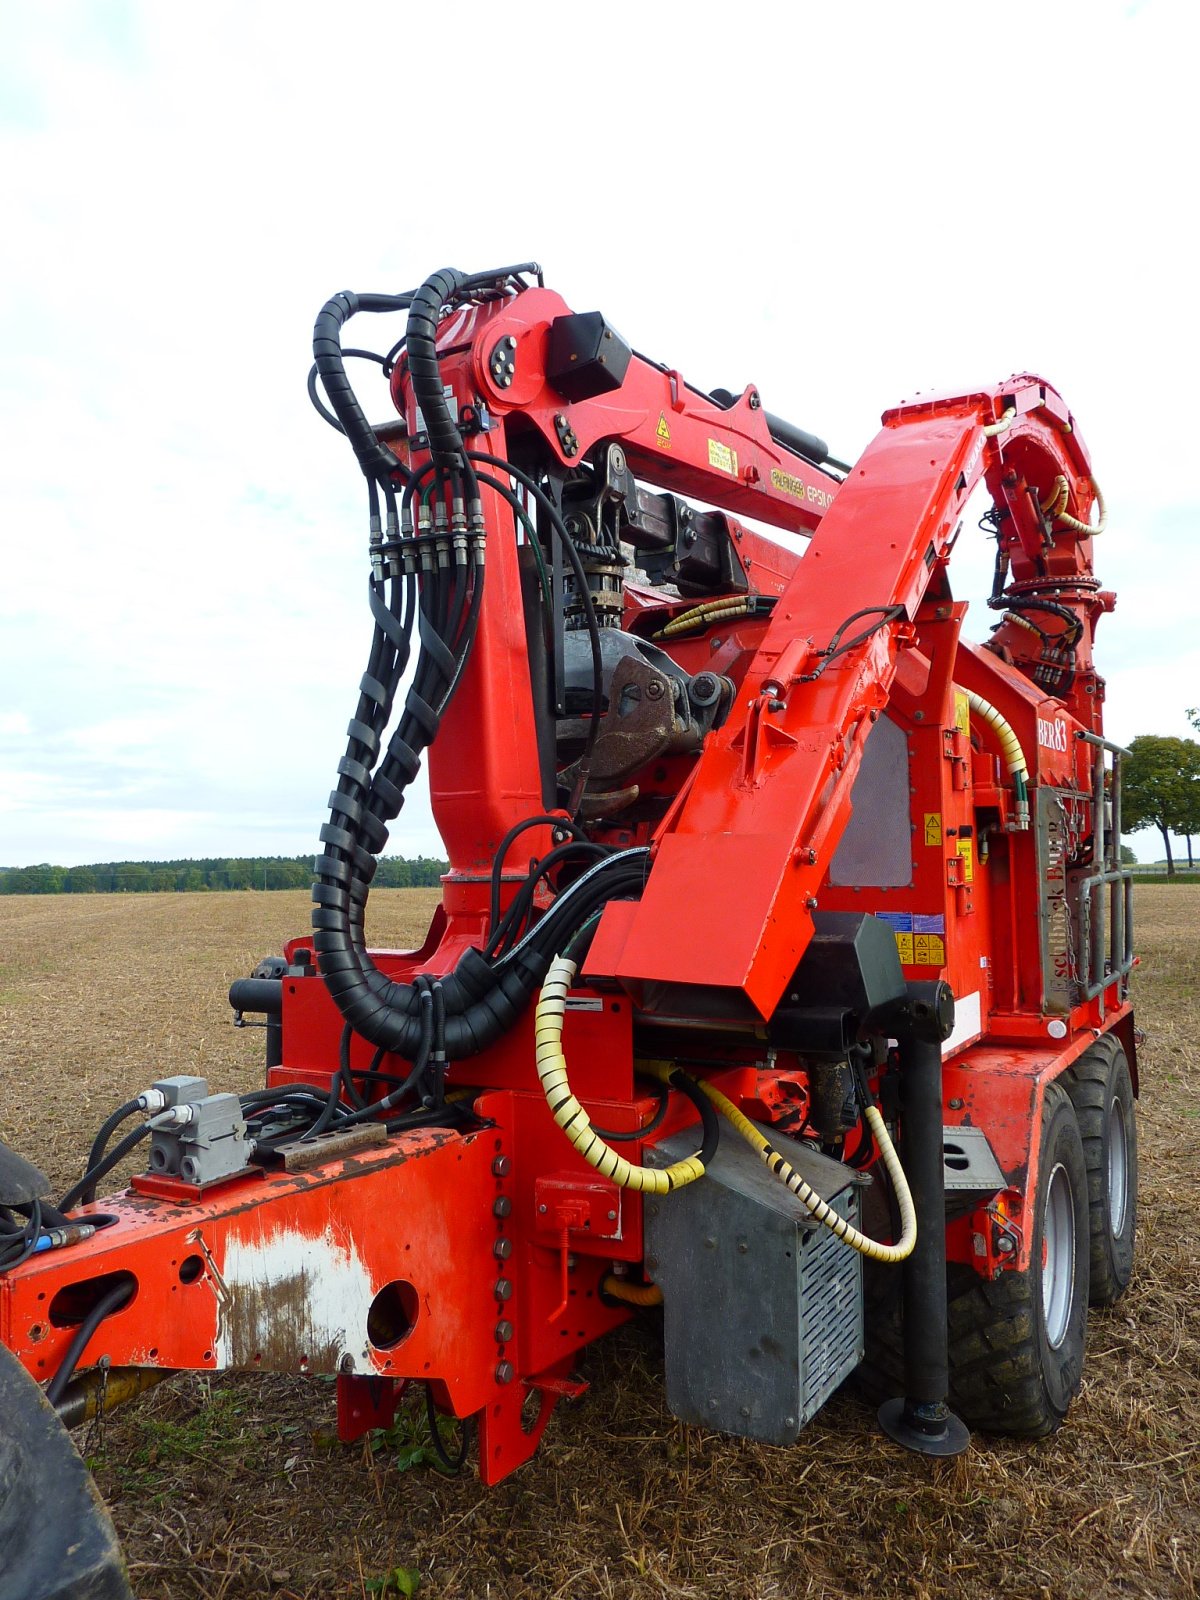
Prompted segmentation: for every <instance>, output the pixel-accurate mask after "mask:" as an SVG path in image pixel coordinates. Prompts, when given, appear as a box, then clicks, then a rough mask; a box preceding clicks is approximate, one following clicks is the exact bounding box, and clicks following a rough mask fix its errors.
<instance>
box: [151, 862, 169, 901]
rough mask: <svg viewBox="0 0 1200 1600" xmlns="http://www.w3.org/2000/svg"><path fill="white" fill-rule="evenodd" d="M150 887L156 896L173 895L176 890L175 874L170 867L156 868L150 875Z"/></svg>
mask: <svg viewBox="0 0 1200 1600" xmlns="http://www.w3.org/2000/svg"><path fill="white" fill-rule="evenodd" d="M150 887H151V888H152V889H153V890H154V892H155V894H172V893H174V890H175V874H174V873H173V872H172V871H171V869H170V867H155V868H153V869H152V871H151V873H150Z"/></svg>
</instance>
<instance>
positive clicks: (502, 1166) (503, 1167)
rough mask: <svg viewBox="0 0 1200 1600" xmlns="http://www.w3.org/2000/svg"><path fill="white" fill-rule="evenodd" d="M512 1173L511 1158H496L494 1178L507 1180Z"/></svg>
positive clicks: (493, 1164)
mask: <svg viewBox="0 0 1200 1600" xmlns="http://www.w3.org/2000/svg"><path fill="white" fill-rule="evenodd" d="M511 1171H512V1157H511V1156H496V1158H495V1159H494V1160H493V1162H492V1177H493V1178H507V1177H508V1175H509V1173H510V1172H511Z"/></svg>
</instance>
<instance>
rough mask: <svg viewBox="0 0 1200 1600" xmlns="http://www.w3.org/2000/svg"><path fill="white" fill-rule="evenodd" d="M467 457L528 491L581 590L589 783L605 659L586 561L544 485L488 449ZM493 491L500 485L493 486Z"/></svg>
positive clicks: (583, 764)
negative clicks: (588, 660)
mask: <svg viewBox="0 0 1200 1600" xmlns="http://www.w3.org/2000/svg"><path fill="white" fill-rule="evenodd" d="M467 458H468V460H471V461H478V462H481V463H482V464H484V465H485V466H492V467H499V468H500V469H501V471H503V472H506V473H507V474H508V476H509V477H510V478H515V479H516V480H517V482H518V483H519V484H521V485H522V486H523V487H524V488H526V489H528V491H529V493H530V494H531V495H532V496H533V497H534V499H535V500H536V501H537V503H538V504H539V505H540V506H541V507H542V509H543V510H544V511H545V513H546V515H547V517H548V519H549V521H550V526H551V527H552V528H553V529H554V533H555V535H556V537H557V539H558V542H559V544H560V545H561V547H562V551H563V554H564V555H565V556H566V558H567V560H568V562H569V563H570V566H571V571H572V573H573V574H574V577H575V583H576V587H577V588H578V591H579V599H580V603H581V604H582V606H583V615H584V620H585V622H586V624H587V632H588V642H589V644H590V645H591V651H592V718H591V722H590V723H589V725H588V731H587V739H586V742H585V744H584V747H583V754H582V756H581V757H580V758H579V765H580V771H581V772H582V773H583V776H584V783H585V785H586V781H587V770H588V767H589V765H590V763H591V756H592V749H593V747H594V745H595V743H596V738H597V736H598V735H599V732H600V719H601V716H602V715H603V710H604V660H603V656H602V653H601V645H600V622H599V619H598V618H597V616H596V608H595V606H594V605H593V603H592V591H591V589H590V588H589V586H588V581H587V573H586V572H585V571H584V569H583V560H582V557H581V556H580V554H579V551H578V550H577V549H576V548H575V541H574V540H573V539H572V538H571V535H570V534H569V533H568V532H567V528H566V524H565V523H564V522H563V519H562V517H561V516H560V514H559V510H558V507H557V506H556V505H555V504H554V502H553V500H551V498H550V496H549V495H548V494H547V493H546V491H545V490H544V489H543V488H542V486H541V485H540V484H539V483H538V482H536V480H535V479H533V478H531V477H530V476H529V474H528V473H527V472H522V471H521V469H520V468H519V467H515V466H513V464H512V462H511V461H505V460H504V459H503V457H502V456H493V455H489V454H488V453H487V452H486V451H484V450H468V451H467ZM492 487H493V488H498V485H495V484H493V485H492Z"/></svg>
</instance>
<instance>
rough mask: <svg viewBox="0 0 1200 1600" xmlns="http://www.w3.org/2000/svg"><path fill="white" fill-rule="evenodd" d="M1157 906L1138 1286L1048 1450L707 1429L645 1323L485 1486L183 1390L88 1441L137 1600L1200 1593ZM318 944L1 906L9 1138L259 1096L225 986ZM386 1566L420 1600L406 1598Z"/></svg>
mask: <svg viewBox="0 0 1200 1600" xmlns="http://www.w3.org/2000/svg"><path fill="white" fill-rule="evenodd" d="M433 898H434V896H433V894H432V893H431V892H429V891H383V892H380V893H378V894H377V895H376V896H374V897H373V898H372V913H373V916H372V927H371V934H372V940H373V942H375V943H377V944H382V945H387V944H392V945H396V944H407V943H409V942H412V941H413V940H414V938H415V937H416V936H418V935H419V934H420V933H421V932H423V929H424V925H425V922H426V920H427V918H428V915H429V912H430V908H431V905H432V902H433ZM1137 912H1138V916H1139V941H1138V942H1139V947H1140V949H1141V952H1142V959H1143V965H1142V967H1141V969H1140V971H1139V972H1138V973H1137V976H1136V998H1137V1000H1138V1002H1139V1006H1140V1012H1139V1022H1140V1025H1141V1027H1142V1028H1143V1029H1144V1030H1145V1032H1146V1035H1147V1037H1146V1042H1145V1045H1144V1048H1143V1050H1142V1053H1141V1090H1142V1099H1141V1107H1140V1129H1141V1155H1142V1207H1141V1232H1140V1240H1139V1254H1138V1265H1137V1275H1136V1279H1135V1282H1134V1284H1133V1286H1132V1288H1131V1289H1130V1291H1129V1293H1128V1294H1127V1296H1126V1297H1125V1299H1124V1300H1123V1301H1122V1302H1121V1303H1120V1304H1119V1305H1118V1306H1117V1307H1116V1308H1115V1309H1114V1310H1112V1311H1108V1312H1100V1313H1095V1312H1094V1313H1093V1314H1092V1318H1091V1323H1090V1327H1089V1333H1088V1364H1087V1369H1086V1377H1085V1383H1084V1390H1083V1394H1082V1396H1081V1397H1080V1399H1079V1400H1078V1402H1077V1403H1076V1405H1075V1407H1074V1409H1073V1411H1072V1414H1071V1417H1070V1419H1069V1422H1068V1424H1067V1426H1066V1427H1065V1428H1064V1429H1063V1430H1062V1431H1061V1432H1060V1433H1059V1434H1058V1435H1056V1436H1055V1437H1054V1438H1051V1439H1048V1440H1044V1441H1042V1442H1039V1443H1036V1444H1019V1443H1013V1442H1009V1441H1003V1440H1000V1441H996V1440H985V1439H981V1438H976V1439H975V1441H974V1443H973V1445H972V1448H971V1450H970V1452H969V1453H968V1454H967V1455H966V1456H965V1457H963V1458H961V1459H960V1460H958V1461H956V1462H952V1463H939V1462H931V1461H926V1460H921V1459H917V1458H915V1457H913V1456H910V1455H907V1454H905V1453H904V1452H902V1451H901V1450H899V1449H898V1448H897V1447H896V1446H895V1445H893V1444H891V1443H889V1442H888V1441H887V1440H886V1439H884V1438H883V1437H882V1436H881V1435H880V1433H879V1431H878V1429H877V1428H876V1426H875V1421H874V1417H873V1415H872V1413H871V1412H870V1411H869V1410H868V1409H867V1408H866V1407H865V1406H863V1405H861V1404H860V1403H859V1402H858V1401H856V1400H855V1399H854V1398H853V1397H852V1396H849V1395H842V1396H838V1397H837V1398H835V1400H834V1401H833V1402H832V1403H831V1404H830V1405H829V1406H827V1407H826V1408H825V1410H824V1411H823V1412H822V1414H821V1415H820V1416H819V1417H818V1418H817V1420H816V1422H815V1423H814V1424H813V1425H812V1426H811V1427H810V1428H809V1429H808V1431H807V1432H806V1434H805V1435H804V1436H803V1437H802V1439H801V1442H800V1443H799V1444H798V1445H797V1446H796V1447H795V1448H794V1449H791V1450H777V1449H767V1448H760V1447H757V1446H754V1445H750V1444H743V1443H740V1442H738V1441H736V1440H730V1439H727V1438H723V1437H721V1436H719V1435H716V1434H707V1433H704V1432H701V1431H698V1430H695V1429H690V1428H686V1427H684V1426H682V1425H681V1424H679V1423H677V1422H675V1421H674V1419H673V1418H672V1417H670V1416H669V1415H668V1413H667V1412H666V1410H665V1407H664V1404H663V1399H662V1383H661V1367H662V1361H661V1351H660V1347H659V1343H658V1340H657V1338H656V1330H655V1327H654V1324H653V1321H652V1320H651V1319H647V1321H646V1322H645V1323H644V1324H640V1325H634V1326H631V1327H630V1328H628V1329H626V1330H622V1332H621V1333H620V1334H618V1335H617V1336H615V1337H614V1338H612V1339H611V1340H609V1341H608V1342H607V1343H606V1344H605V1345H603V1346H601V1347H599V1348H597V1349H595V1350H593V1351H591V1352H589V1353H588V1354H587V1355H586V1356H585V1358H584V1362H583V1371H584V1374H585V1376H587V1377H588V1378H589V1379H590V1380H591V1384H592V1387H591V1390H590V1392H589V1394H588V1395H587V1396H586V1398H585V1399H584V1400H583V1401H582V1402H581V1403H579V1404H578V1405H575V1406H564V1407H561V1408H560V1410H559V1412H558V1414H557V1415H556V1417H555V1418H554V1420H553V1421H552V1423H551V1426H550V1429H549V1431H548V1434H547V1436H546V1440H545V1442H544V1445H543V1448H542V1450H541V1453H540V1455H539V1456H538V1458H537V1459H536V1460H535V1461H534V1462H533V1463H531V1464H530V1465H529V1466H527V1467H526V1468H524V1469H523V1470H522V1471H521V1472H519V1473H517V1474H516V1475H515V1476H514V1477H513V1478H511V1479H510V1480H508V1481H507V1482H506V1483H504V1484H502V1485H501V1486H500V1487H499V1488H498V1489H496V1490H493V1491H491V1492H485V1491H483V1490H482V1489H481V1488H480V1487H479V1485H478V1483H477V1482H476V1481H475V1479H474V1478H473V1477H472V1476H470V1475H465V1476H462V1477H460V1478H456V1479H451V1478H446V1477H443V1476H441V1475H439V1474H438V1473H436V1472H434V1471H432V1470H430V1469H429V1467H428V1466H427V1465H426V1464H425V1462H424V1453H423V1452H422V1451H421V1450H420V1448H419V1446H420V1443H421V1438H422V1426H423V1424H422V1423H421V1422H420V1420H419V1417H418V1413H417V1410H416V1409H415V1408H414V1409H413V1410H412V1411H406V1412H404V1413H403V1414H402V1418H401V1422H400V1424H399V1426H398V1428H397V1429H396V1430H395V1431H394V1434H393V1436H392V1437H391V1438H390V1439H389V1440H387V1441H386V1442H384V1441H378V1442H380V1443H381V1446H382V1447H381V1448H378V1449H377V1450H375V1451H372V1450H371V1449H369V1448H366V1447H365V1446H362V1445H360V1446H355V1447H350V1448H345V1449H344V1448H341V1447H338V1446H336V1445H335V1446H331V1445H330V1444H329V1442H328V1440H329V1435H330V1424H331V1423H332V1419H333V1392H332V1387H331V1384H330V1383H329V1382H328V1381H322V1380H320V1379H313V1378H310V1379H305V1378H301V1377H296V1378H285V1377H266V1376H240V1375H239V1376H228V1377H214V1378H212V1379H208V1378H201V1377H195V1376H183V1377H179V1378H176V1379H172V1380H170V1381H168V1382H167V1383H165V1384H163V1385H162V1386H161V1387H160V1388H158V1389H157V1390H155V1391H154V1392H153V1393H151V1394H150V1395H149V1396H147V1397H145V1398H144V1399H143V1400H142V1401H140V1402H135V1403H134V1404H133V1405H131V1406H129V1407H127V1408H126V1409H125V1410H123V1411H119V1412H117V1413H115V1414H114V1415H112V1416H111V1417H109V1418H107V1419H106V1420H105V1421H104V1422H103V1424H102V1426H100V1427H99V1428H97V1427H95V1426H93V1427H92V1428H90V1429H88V1430H82V1431H81V1433H80V1435H78V1436H77V1438H78V1442H79V1443H80V1445H81V1447H82V1448H83V1449H84V1451H85V1452H86V1454H87V1455H88V1457H89V1459H90V1460H91V1461H92V1463H93V1466H94V1470H95V1473H96V1477H97V1479H98V1482H99V1484H100V1488H101V1490H102V1492H103V1494H104V1496H105V1498H106V1499H107V1501H108V1503H109V1505H110V1506H111V1508H112V1511H113V1515H114V1517H115V1520H116V1523H117V1527H118V1531H119V1532H120V1534H121V1536H122V1539H123V1540H124V1544H125V1550H126V1553H127V1556H128V1560H129V1567H130V1574H131V1578H132V1581H133V1585H134V1588H135V1590H136V1592H137V1593H138V1594H139V1596H143V1597H150V1596H155V1597H159V1596H170V1597H183V1596H205V1597H214V1600H217V1597H220V1600H235V1597H243V1596H245V1597H248V1596H254V1597H260V1596H277V1597H280V1600H288V1597H292V1600H296V1597H303V1600H325V1597H340V1596H359V1597H361V1600H365V1597H366V1596H368V1595H372V1594H373V1595H380V1594H385V1593H386V1594H396V1593H402V1592H408V1589H410V1588H411V1587H412V1582H413V1579H414V1578H415V1577H416V1575H417V1573H419V1575H420V1577H419V1592H420V1595H421V1596H422V1600H434V1597H444V1600H458V1597H468V1596H480V1597H482V1596H492V1597H496V1600H499V1597H507V1596H516V1595H522V1596H525V1595H530V1596H545V1597H557V1600H592V1597H600V1596H605V1597H609V1596H612V1597H615V1596H620V1597H628V1600H643V1597H645V1600H649V1597H651V1596H654V1597H659V1596H671V1597H674V1596H678V1597H680V1600H683V1597H689V1600H690V1597H696V1600H699V1597H704V1600H709V1597H711V1596H714V1595H721V1596H724V1595H728V1596H732V1597H746V1600H750V1597H762V1600H766V1597H768V1596H788V1597H793V1596H795V1597H799V1596H823V1597H833V1596H858V1595H871V1596H878V1597H884V1596H907V1597H932V1596H948V1597H956V1600H957V1597H961V1600H987V1597H991V1596H997V1597H1001V1596H1002V1597H1004V1600H1024V1597H1026V1596H1028V1597H1031V1600H1048V1597H1054V1600H1057V1597H1059V1596H1064V1597H1065V1596H1072V1597H1074V1596H1078V1595H1092V1596H1109V1595H1136V1596H1148V1597H1155V1600H1158V1597H1165V1596H1176V1595H1178V1596H1194V1595H1195V1594H1196V1592H1197V1585H1198V1583H1200V1337H1198V1333H1197V1325H1196V1315H1195V1308H1196V1296H1197V1288H1196V1286H1197V1282H1198V1280H1200V1153H1198V1151H1197V1141H1198V1139H1200V1107H1198V1103H1197V1100H1196V1096H1195V1090H1194V1054H1193V1052H1194V1049H1195V1037H1196V1024H1197V1017H1196V995H1197V992H1198V988H1200V970H1198V958H1197V950H1198V949H1200V888H1192V887H1180V888H1174V887H1170V886H1167V885H1163V886H1159V885H1152V886H1139V888H1138V891H1137ZM306 923H307V914H306V902H305V896H303V895H302V894H265V895H264V894H251V893H243V894H209V895H191V896H183V895H168V896H149V895H146V896H116V897H111V898H108V897H94V896H90V897H87V898H78V899H70V898H7V899H0V934H2V939H3V945H2V947H0V1041H2V1045H0V1048H2V1060H3V1091H2V1093H0V1136H2V1137H4V1138H5V1139H6V1140H8V1141H9V1142H10V1143H11V1144H13V1145H15V1146H16V1147H17V1148H18V1149H20V1150H22V1151H24V1152H25V1153H26V1154H28V1155H29V1156H31V1157H33V1158H35V1159H37V1160H39V1161H40V1162H42V1163H43V1165H44V1166H45V1168H46V1169H47V1171H48V1172H49V1173H50V1175H51V1177H52V1179H53V1180H54V1182H55V1184H56V1186H58V1185H64V1186H65V1185H66V1183H67V1182H68V1181H69V1180H70V1179H72V1178H73V1177H75V1176H76V1175H77V1173H78V1171H79V1163H80V1159H81V1156H82V1154H83V1153H84V1151H85V1149H86V1145H87V1142H88V1141H90V1138H91V1136H92V1133H93V1132H94V1130H95V1128H96V1126H97V1125H98V1124H99V1123H100V1121H101V1120H102V1118H103V1117H104V1115H105V1114H106V1113H107V1112H108V1111H109V1110H110V1109H111V1108H112V1107H113V1106H115V1105H116V1104H117V1103H119V1102H121V1101H123V1100H124V1099H125V1098H126V1097H127V1095H128V1094H129V1093H130V1092H131V1091H133V1090H136V1089H137V1088H139V1087H141V1086H144V1085H145V1084H146V1083H147V1082H148V1081H150V1080H151V1079H153V1078H154V1077H157V1076H159V1075H161V1074H164V1073H170V1072H181V1071H202V1072H203V1073H205V1074H206V1075H207V1076H208V1078H209V1080H210V1082H211V1083H212V1084H213V1086H214V1087H216V1088H222V1089H232V1088H239V1087H241V1088H245V1087H250V1086H252V1085H254V1084H256V1083H257V1081H258V1074H259V1071H260V1068H259V1061H260V1046H261V1034H258V1033H254V1032H243V1033H239V1032H235V1031H234V1030H233V1029H232V1028H231V1027H230V1025H229V1012H228V1009H227V1007H226V1004H225V998H224V995H225V989H226V986H227V985H228V983H229V981H230V980H231V979H232V978H234V977H237V976H242V975H244V974H245V973H246V972H248V971H249V970H250V968H251V966H252V965H253V964H254V963H255V962H256V961H257V959H258V958H259V957H260V956H262V955H264V954H266V953H269V952H273V951H274V950H276V949H277V948H278V946H279V945H280V943H281V942H282V940H283V938H284V937H285V936H287V935H289V934H293V933H296V932H299V931H302V930H303V929H304V927H305V926H306ZM400 1225H402V1224H400ZM397 1568H401V1569H407V1576H406V1577H405V1578H404V1579H403V1586H401V1587H397V1584H398V1582H400V1580H399V1579H398V1578H392V1579H391V1580H390V1582H389V1583H388V1584H387V1585H385V1583H384V1580H385V1578H386V1577H387V1576H388V1575H389V1574H392V1573H393V1572H394V1569H397Z"/></svg>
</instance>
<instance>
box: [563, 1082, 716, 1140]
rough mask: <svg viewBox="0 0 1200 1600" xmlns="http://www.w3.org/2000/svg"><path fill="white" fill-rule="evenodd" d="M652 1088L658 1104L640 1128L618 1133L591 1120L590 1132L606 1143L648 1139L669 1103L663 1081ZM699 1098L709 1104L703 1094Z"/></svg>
mask: <svg viewBox="0 0 1200 1600" xmlns="http://www.w3.org/2000/svg"><path fill="white" fill-rule="evenodd" d="M654 1088H655V1093H656V1094H657V1096H658V1104H657V1106H656V1107H655V1108H654V1111H653V1112H652V1113H651V1116H650V1120H649V1121H648V1122H643V1123H642V1125H641V1127H640V1128H630V1130H629V1132H628V1133H618V1132H616V1131H615V1130H614V1129H613V1128H601V1127H598V1126H597V1124H596V1123H594V1122H593V1123H592V1132H593V1133H597V1134H599V1135H600V1137H601V1138H602V1139H603V1140H604V1142H605V1143H606V1144H628V1143H630V1142H632V1141H633V1140H634V1139H648V1138H649V1137H650V1135H651V1134H652V1133H657V1132H658V1130H659V1128H661V1127H662V1125H663V1123H664V1121H665V1120H666V1116H667V1110H668V1108H669V1107H670V1104H671V1091H670V1089H669V1088H668V1086H667V1085H666V1084H665V1083H656V1084H655V1085H654ZM685 1092H686V1091H685ZM700 1098H701V1099H702V1100H704V1103H705V1105H708V1104H709V1102H708V1100H707V1098H706V1097H705V1096H704V1095H701V1097H700ZM695 1103H696V1102H693V1104H695Z"/></svg>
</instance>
